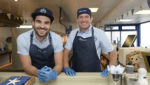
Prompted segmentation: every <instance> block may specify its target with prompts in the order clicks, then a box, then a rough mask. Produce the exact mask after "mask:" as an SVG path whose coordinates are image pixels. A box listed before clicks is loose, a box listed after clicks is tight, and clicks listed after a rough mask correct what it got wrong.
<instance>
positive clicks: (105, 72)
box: [101, 67, 108, 77]
mask: <svg viewBox="0 0 150 85" xmlns="http://www.w3.org/2000/svg"><path fill="white" fill-rule="evenodd" d="M101 76H103V77H107V76H108V69H107V67H106V68H105V69H104V70H103V72H102V73H101Z"/></svg>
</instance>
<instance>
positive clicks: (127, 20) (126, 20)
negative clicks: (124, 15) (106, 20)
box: [119, 19, 132, 22]
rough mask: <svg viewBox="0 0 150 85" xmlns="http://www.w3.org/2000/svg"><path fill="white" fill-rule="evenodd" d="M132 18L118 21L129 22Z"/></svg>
mask: <svg viewBox="0 0 150 85" xmlns="http://www.w3.org/2000/svg"><path fill="white" fill-rule="evenodd" d="M130 21H132V19H120V20H119V22H130Z"/></svg>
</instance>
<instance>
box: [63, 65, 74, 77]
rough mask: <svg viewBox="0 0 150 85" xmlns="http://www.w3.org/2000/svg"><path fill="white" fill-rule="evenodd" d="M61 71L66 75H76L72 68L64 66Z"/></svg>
mask: <svg viewBox="0 0 150 85" xmlns="http://www.w3.org/2000/svg"><path fill="white" fill-rule="evenodd" d="M63 72H65V74H66V75H68V76H76V72H75V71H74V70H73V69H71V68H70V67H65V68H64V69H63Z"/></svg>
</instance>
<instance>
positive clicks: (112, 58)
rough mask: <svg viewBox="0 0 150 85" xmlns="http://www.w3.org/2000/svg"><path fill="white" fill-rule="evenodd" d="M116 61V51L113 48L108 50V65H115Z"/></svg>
mask: <svg viewBox="0 0 150 85" xmlns="http://www.w3.org/2000/svg"><path fill="white" fill-rule="evenodd" d="M116 61H117V53H116V51H115V50H113V51H111V52H110V62H109V65H116Z"/></svg>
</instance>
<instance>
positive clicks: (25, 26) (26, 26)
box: [17, 25, 32, 28]
mask: <svg viewBox="0 0 150 85" xmlns="http://www.w3.org/2000/svg"><path fill="white" fill-rule="evenodd" d="M17 28H32V25H20V26H19V27H17Z"/></svg>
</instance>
